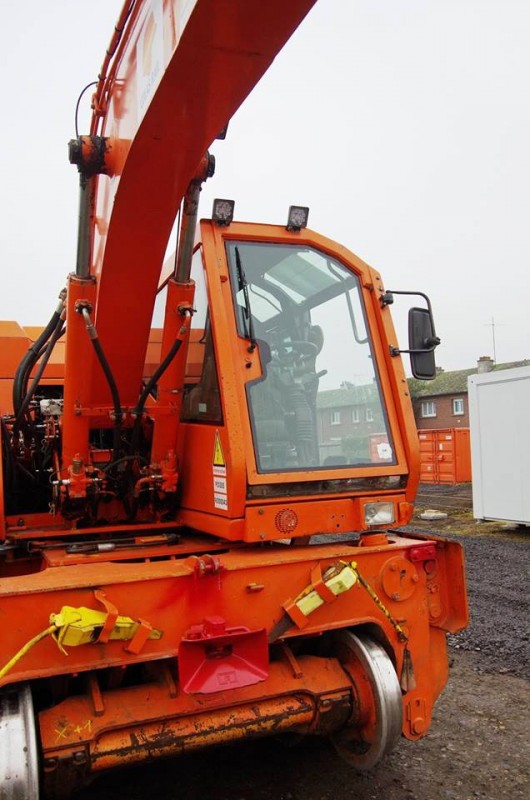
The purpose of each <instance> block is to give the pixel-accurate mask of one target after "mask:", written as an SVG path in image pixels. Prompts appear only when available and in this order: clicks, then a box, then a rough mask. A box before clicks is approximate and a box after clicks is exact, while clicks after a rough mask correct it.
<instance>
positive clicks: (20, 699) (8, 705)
mask: <svg viewBox="0 0 530 800" xmlns="http://www.w3.org/2000/svg"><path fill="white" fill-rule="evenodd" d="M0 800H39V765H38V753H37V735H36V729H35V715H34V712H33V699H32V696H31V689H30V687H29V686H24V687H22V688H17V689H16V690H8V691H4V692H2V693H0Z"/></svg>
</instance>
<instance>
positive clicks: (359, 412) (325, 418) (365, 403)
mask: <svg viewBox="0 0 530 800" xmlns="http://www.w3.org/2000/svg"><path fill="white" fill-rule="evenodd" d="M317 424H318V433H319V441H320V443H321V444H320V448H321V451H322V452H321V456H322V457H323V458H326V457H330V458H333V457H335V456H344V457H347V458H348V459H354V458H370V452H369V450H370V442H371V441H372V437H373V436H374V435H376V434H383V433H384V432H385V431H386V425H385V421H384V418H383V412H382V408H381V399H380V397H379V392H378V389H377V386H376V384H375V383H373V384H364V385H361V386H355V385H354V384H352V383H349V382H345V383H343V384H342V386H341V387H340V389H328V390H327V391H322V392H319V393H318V396H317ZM385 438H386V434H385Z"/></svg>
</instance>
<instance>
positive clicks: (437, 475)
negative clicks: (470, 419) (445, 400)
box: [418, 428, 471, 484]
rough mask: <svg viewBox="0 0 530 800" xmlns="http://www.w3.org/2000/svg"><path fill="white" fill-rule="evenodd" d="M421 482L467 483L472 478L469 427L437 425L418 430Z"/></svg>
mask: <svg viewBox="0 0 530 800" xmlns="http://www.w3.org/2000/svg"><path fill="white" fill-rule="evenodd" d="M418 436H419V440H420V482H421V483H452V484H454V483H467V482H468V481H470V480H471V445H470V439H469V428H440V429H438V430H436V429H434V430H424V431H419V433H418Z"/></svg>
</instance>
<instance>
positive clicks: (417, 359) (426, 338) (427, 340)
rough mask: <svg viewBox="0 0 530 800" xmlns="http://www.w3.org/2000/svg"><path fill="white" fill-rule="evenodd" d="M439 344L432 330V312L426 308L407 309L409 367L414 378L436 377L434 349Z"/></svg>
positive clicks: (429, 379)
mask: <svg viewBox="0 0 530 800" xmlns="http://www.w3.org/2000/svg"><path fill="white" fill-rule="evenodd" d="M439 344H440V340H439V338H438V337H437V336H436V333H435V331H434V322H433V319H432V314H431V311H430V309H428V308H411V309H410V311H409V352H410V367H411V370H412V374H413V376H414V377H415V378H419V379H420V380H422V381H431V380H432V379H433V378H435V377H436V362H435V360H434V349H435V347H437V345H439Z"/></svg>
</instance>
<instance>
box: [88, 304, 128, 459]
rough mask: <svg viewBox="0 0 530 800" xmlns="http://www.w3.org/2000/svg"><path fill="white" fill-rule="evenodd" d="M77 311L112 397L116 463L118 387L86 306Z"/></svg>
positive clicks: (118, 420) (119, 410)
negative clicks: (83, 321) (79, 313)
mask: <svg viewBox="0 0 530 800" xmlns="http://www.w3.org/2000/svg"><path fill="white" fill-rule="evenodd" d="M79 311H80V312H81V313H82V315H83V318H84V320H85V323H86V329H87V331H88V335H89V337H90V341H91V342H92V347H93V348H94V351H95V353H96V356H97V359H98V361H99V364H100V366H101V369H102V370H103V373H104V375H105V378H106V380H107V384H108V387H109V389H110V393H111V395H112V404H113V406H114V441H113V448H112V461H116V460H117V458H118V454H119V449H120V437H121V420H122V416H123V414H122V410H121V402H120V394H119V392H118V387H117V385H116V381H115V380H114V375H113V374H112V370H111V368H110V365H109V362H108V361H107V358H106V356H105V353H104V352H103V348H102V346H101V342H100V341H99V336H98V332H97V330H96V327H95V325H94V323H93V322H92V319H91V318H90V312H89V310H88V308H86V306H83V307H80V308H79Z"/></svg>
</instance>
